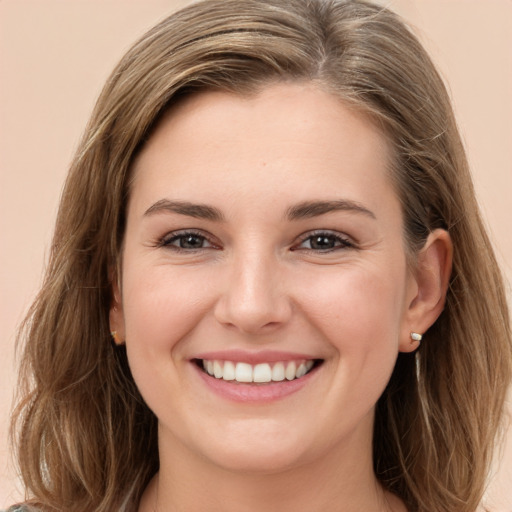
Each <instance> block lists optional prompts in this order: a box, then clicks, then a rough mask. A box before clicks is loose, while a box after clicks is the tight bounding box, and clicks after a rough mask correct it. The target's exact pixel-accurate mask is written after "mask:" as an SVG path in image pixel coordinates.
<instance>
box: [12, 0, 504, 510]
mask: <svg viewBox="0 0 512 512" xmlns="http://www.w3.org/2000/svg"><path fill="white" fill-rule="evenodd" d="M475 249H476V250H475ZM25 335H26V348H25V356H24V359H23V367H22V379H23V382H24V384H25V387H24V392H23V396H22V399H21V401H20V403H19V406H18V410H17V424H16V426H17V432H18V447H19V448H18V449H19V459H20V466H21V469H22V474H23V478H24V480H25V483H26V486H27V489H28V491H29V494H30V495H31V496H33V500H32V504H33V505H34V506H35V507H37V508H39V509H41V510H55V509H57V510H76V511H79V510H80V511H86V510H87V511H90V510H98V511H100V510H101V511H112V510H140V511H146V510H147V511H152V510H159V511H162V510H197V509H206V510H223V511H224V510H225V511H230V510H248V511H250V510H274V509H275V510H277V509H279V510H283V509H284V510H292V509H293V510H308V511H311V510H322V511H326V510H327V511H331V510H332V511H338V510H344V511H351V510H372V511H373V510H375V511H394V512H398V511H405V510H408V511H432V510H436V511H446V512H448V511H450V512H452V511H454V510H457V511H461V512H465V511H467V512H469V511H471V512H474V510H475V509H476V507H477V505H478V503H479V501H480V499H481V497H482V493H483V490H484V486H485V480H486V476H487V471H488V465H489V461H490V458H491V455H492V449H493V446H494V442H495V439H496V435H497V432H498V428H499V425H500V419H501V415H502V410H503V402H504V396H505V392H506V388H507V384H508V382H509V381H510V371H511V368H510V364H511V358H510V355H511V350H510V330H509V319H508V316H507V306H506V302H505V298H504V293H503V284H502V278H501V275H500V273H499V270H498V268H497V265H496V263H495V260H494V256H493V254H492V250H491V249H490V246H489V242H488V239H487V236H486V234H485V231H484V229H483V227H482V223H481V220H480V217H479V213H478V208H477V205H476V201H475V198H474V193H473V189H472V185H471V181H470V177H469V173H468V169H467V163H466V160H465V156H464V151H463V148H462V145H461V143H460V138H459V136H458V133H457V129H456V126H455V122H454V119H453V114H452V111H451V107H450V103H449V100H448V97H447V94H446V91H445V88H444V86H443V84H442V81H441V79H440V78H439V76H438V74H437V73H436V71H435V69H434V68H433V66H432V64H431V62H430V60H429V58H428V57H427V55H426V54H425V52H424V50H423V49H422V48H421V46H420V45H419V43H418V42H417V40H416V39H415V38H414V36H413V35H411V33H410V32H409V31H408V30H407V28H405V27H404V26H403V25H402V23H401V22H400V21H399V20H398V19H397V17H396V16H395V15H393V14H392V13H390V12H389V11H387V10H385V9H382V8H380V7H375V6H372V5H371V4H367V3H365V2H325V1H317V2H315V1H313V2H305V1H303V0H292V1H285V2H283V1H278V0H276V1H270V2H269V1H265V2H263V1H244V2H240V1H231V0H228V1H225V0H223V1H220V0H219V1H209V2H206V3H198V4H195V5H194V6H191V7H189V8H187V9H184V10H183V11H181V12H179V13H177V14H175V15H173V16H171V17H170V18H168V19H167V20H164V21H163V22H162V23H161V24H159V25H158V26H157V27H155V28H154V29H153V30H151V31H150V32H149V33H148V34H146V36H144V37H143V38H142V39H141V41H139V42H138V43H137V44H136V45H135V46H134V47H133V48H132V49H131V50H130V51H129V52H128V54H127V55H126V56H125V58H124V59H123V60H122V61H121V63H120V64H119V65H118V67H117V68H116V69H115V70H114V72H113V74H112V76H111V78H110V80H109V81H108V83H107V85H106V86H105V88H104V91H103V93H102V94H101V96H100V99H99V101H98V104H97V106H96V109H95V111H94V113H93V116H92V119H91V121H90V123H89V126H88V128H87V131H86V134H85V136H84V139H83V141H82V144H81V146H80V148H79V150H78V152H77V156H76V158H75V160H74V163H73V165H72V169H71V171H70V175H69V178H68V181H67V184H66V188H65V191H64V194H63V198H62V203H61V207H60V212H59V217H58V221H57V227H56V233H55V239H54V244H53V248H52V256H51V261H50V264H49V267H48V272H47V276H46V280H45V283H44V285H43V288H42V290H41V293H40V295H39V297H38V299H37V301H36V303H35V304H34V306H33V308H32V310H31V312H30V315H29V318H28V320H27V322H26V324H25Z"/></svg>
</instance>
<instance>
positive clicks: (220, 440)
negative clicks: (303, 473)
mask: <svg viewBox="0 0 512 512" xmlns="http://www.w3.org/2000/svg"><path fill="white" fill-rule="evenodd" d="M227 430H229V432H227V433H225V434H224V435H223V436H222V437H217V438H216V439H215V440H214V438H213V436H212V437H210V438H209V439H210V441H211V442H209V443H208V446H206V447H205V449H204V451H203V455H204V456H206V457H207V458H208V459H209V460H210V461H211V462H212V463H213V464H215V465H216V466H218V467H222V468H223V469H225V470H227V471H234V472H246V473H247V472H248V473H262V474H263V473H277V472H282V471H286V470H288V469H290V468H293V467H296V466H299V465H302V464H304V463H306V462H307V459H308V458H309V457H308V455H307V453H306V450H305V447H306V446H308V443H307V441H306V439H304V436H300V435H298V433H295V435H294V434H293V432H290V429H289V428H288V429H282V428H281V429H276V428H268V427H267V428H261V426H260V428H256V429H249V430H250V431H248V430H247V429H245V430H244V432H239V433H236V432H234V431H233V429H227Z"/></svg>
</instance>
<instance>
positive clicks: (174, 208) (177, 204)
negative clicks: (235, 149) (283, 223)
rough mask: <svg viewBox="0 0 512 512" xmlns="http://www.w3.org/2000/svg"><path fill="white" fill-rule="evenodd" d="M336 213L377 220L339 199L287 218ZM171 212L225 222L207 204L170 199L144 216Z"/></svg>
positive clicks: (294, 210)
mask: <svg viewBox="0 0 512 512" xmlns="http://www.w3.org/2000/svg"><path fill="white" fill-rule="evenodd" d="M335 211H348V212H353V213H361V214H363V215H366V216H368V217H370V218H372V219H376V216H375V214H374V213H373V212H372V211H371V210H369V209H368V208H365V207H364V206H363V205H361V204H360V203H357V202H356V201H350V200H347V199H339V200H334V201H304V202H302V203H299V204H296V205H294V206H291V207H290V208H288V210H287V211H286V215H285V217H286V218H287V219H288V220H292V221H293V220H300V219H309V218H313V217H318V216H320V215H325V214H326V213H330V212H335ZM162 212H171V213H178V214H180V215H186V216H188V217H194V218H196V219H206V220H211V221H214V222H224V221H225V217H224V214H223V213H222V212H221V211H220V210H219V209H218V208H215V207H213V206H208V205H205V204H195V203H190V202H188V201H171V200H169V199H160V201H157V202H156V203H155V204H153V205H152V206H150V207H149V208H148V209H147V210H146V211H145V212H144V216H149V215H154V214H156V213H162Z"/></svg>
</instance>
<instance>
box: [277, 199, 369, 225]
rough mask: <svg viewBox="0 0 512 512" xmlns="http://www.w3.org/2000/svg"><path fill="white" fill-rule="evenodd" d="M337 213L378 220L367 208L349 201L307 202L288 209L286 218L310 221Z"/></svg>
mask: <svg viewBox="0 0 512 512" xmlns="http://www.w3.org/2000/svg"><path fill="white" fill-rule="evenodd" d="M335 211H345V212H353V213H362V214H363V215H366V216H368V217H370V218H372V219H376V218H377V217H376V216H375V214H374V213H373V212H372V211H371V210H368V208H365V207H364V206H363V205H362V204H360V203H357V202H356V201H350V200H347V199H340V200H334V201H305V202H303V203H299V204H297V205H295V206H292V207H290V208H288V210H287V212H286V217H287V218H288V219H289V220H300V219H309V218H313V217H318V216H320V215H324V214H326V213H330V212H335Z"/></svg>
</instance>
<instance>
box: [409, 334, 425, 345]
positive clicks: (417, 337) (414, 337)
mask: <svg viewBox="0 0 512 512" xmlns="http://www.w3.org/2000/svg"><path fill="white" fill-rule="evenodd" d="M422 339H423V335H422V334H419V333H417V332H411V343H414V342H416V341H419V342H420V343H421V340H422Z"/></svg>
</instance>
